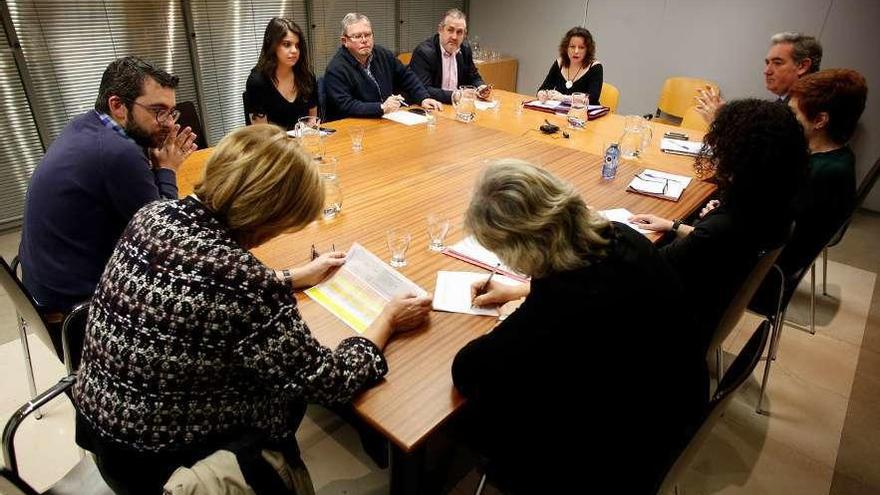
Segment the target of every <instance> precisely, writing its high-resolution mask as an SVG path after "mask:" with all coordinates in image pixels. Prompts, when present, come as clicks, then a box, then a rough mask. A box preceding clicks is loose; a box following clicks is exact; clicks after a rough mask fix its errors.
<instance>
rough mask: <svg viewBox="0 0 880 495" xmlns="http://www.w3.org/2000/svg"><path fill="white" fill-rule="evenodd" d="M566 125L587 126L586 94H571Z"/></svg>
mask: <svg viewBox="0 0 880 495" xmlns="http://www.w3.org/2000/svg"><path fill="white" fill-rule="evenodd" d="M568 124H569V125H570V126H571V127H578V128H581V127H584V126H585V125H586V124H587V94H586V93H572V94H571V109H569V111H568Z"/></svg>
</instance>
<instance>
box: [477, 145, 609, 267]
mask: <svg viewBox="0 0 880 495" xmlns="http://www.w3.org/2000/svg"><path fill="white" fill-rule="evenodd" d="M465 225H466V227H467V228H468V229H469V230H470V231H471V232H472V233H473V234H474V236H475V237H476V239H477V241H479V242H480V244H482V245H483V246H485V247H486V248H488V249H490V250H491V251H493V252H494V253H495V254H497V255H498V257H499V258H500V259H501V260H502V261H503V262H504V263H505V264H506V265H508V266H510V267H511V268H513V269H514V270H517V271H519V272H521V273H524V274H526V275H530V276H533V277H543V276H545V275H548V274H551V273H558V272H564V271H569V270H575V269H578V268H582V267H584V266H587V265H589V264H590V258H594V259H595V257H601V256H605V254H606V250H605V247H606V246H607V245H608V243H609V242H610V239H609V236H610V223H609V222H608V220H606V219H605V217H603V216H601V215H599V214H598V213H596V212H595V211H593V210H590V209H589V208H587V205H586V204H585V203H584V200H583V199H582V198H581V197H580V195H578V194H577V192H576V191H575V190H574V187H572V186H571V185H570V184H568V183H566V182H563V181H562V180H560V179H558V178H556V177H554V176H553V175H552V174H551V173H550V172H547V171H546V170H542V169H540V168H537V167H535V166H533V165H531V164H529V163H527V162H524V161H522V160H513V159H504V160H498V161H496V162H494V163H492V164H491V165H489V167H488V168H487V169H486V170H485V172H483V175H482V176H481V177H480V178H479V179H478V181H477V186H476V190H475V191H474V195H473V197H472V198H471V204H470V206H468V210H467V216H466V218H465Z"/></svg>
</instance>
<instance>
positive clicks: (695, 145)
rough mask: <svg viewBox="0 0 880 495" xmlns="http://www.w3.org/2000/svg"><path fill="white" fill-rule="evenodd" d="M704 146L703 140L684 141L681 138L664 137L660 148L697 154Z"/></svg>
mask: <svg viewBox="0 0 880 495" xmlns="http://www.w3.org/2000/svg"><path fill="white" fill-rule="evenodd" d="M702 147H703V142H702V141H682V140H680V139H669V138H663V139H661V140H660V149H661V150H662V151H671V152H673V153H683V154H687V155H696V154H697V153H699V152H700V149H702Z"/></svg>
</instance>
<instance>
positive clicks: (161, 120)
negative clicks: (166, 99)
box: [120, 97, 180, 125]
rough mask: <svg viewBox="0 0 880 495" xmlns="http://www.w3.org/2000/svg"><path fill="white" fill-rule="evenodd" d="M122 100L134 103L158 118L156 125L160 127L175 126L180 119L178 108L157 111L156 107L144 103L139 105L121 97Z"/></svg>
mask: <svg viewBox="0 0 880 495" xmlns="http://www.w3.org/2000/svg"><path fill="white" fill-rule="evenodd" d="M120 99H122V100H124V101H127V102H129V103H134V104H135V105H137V106H139V107H141V108H143V109H144V110H146V111H148V112H150V113H151V114H153V115H154V116H155V117H156V123H157V124H159V125H162V124H173V123H175V122H177V119H179V118H180V110H178V109H176V108H163V109H161V110H157V109H156V108H154V107H151V106H148V105H144V104H143V103H138V102H136V101H134V100H129V99H127V98H122V97H120Z"/></svg>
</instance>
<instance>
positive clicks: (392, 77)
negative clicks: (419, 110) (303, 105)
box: [324, 13, 441, 120]
mask: <svg viewBox="0 0 880 495" xmlns="http://www.w3.org/2000/svg"><path fill="white" fill-rule="evenodd" d="M340 40H341V42H342V46H340V47H339V50H337V52H336V55H334V56H333V59H331V60H330V63H329V64H327V71H326V73H325V74H324V83H325V87H326V91H327V103H326V106H327V108H326V111H325V117H326V120H336V119H342V118H345V117H381V116H382V115H384V114H386V113H390V112H394V111H396V110H399V109H400V107H401V106H405V105H406V104H420V105H421V106H422V107H423V108H425V109H433V110H439V109H440V108H441V104H440V102H439V101H437V100H434V99H433V98H431V97H430V95H429V94H428V91H427V90H426V89H425V87H424V85H422V83H421V82H420V81H419V79H418V78H417V77H416V76H415V75H414V74H413V73H412V71H410V70H409V69H408V68H407V67H406V66H405V65H403V64H402V63H401V62H400V60H397V57H395V56H394V54H393V53H392V52H391V51H390V50H388V49H387V48H385V47H383V46H380V45H375V44H374V43H373V26H372V24H371V23H370V19H368V18H367V16H365V15H363V14H357V13H349V14H346V15H345V17H344V18H343V19H342V36H341V37H340Z"/></svg>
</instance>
